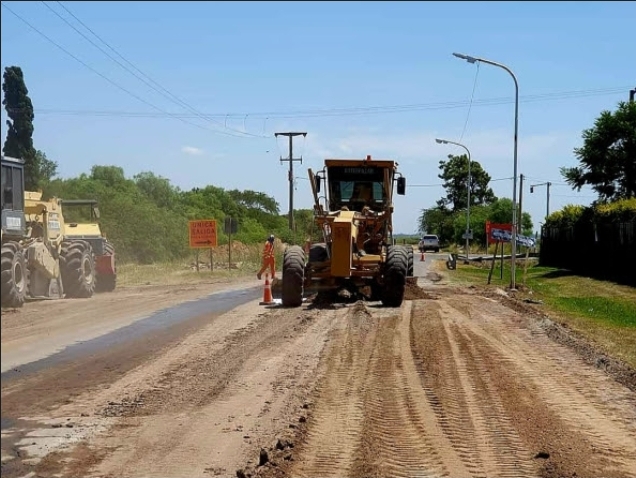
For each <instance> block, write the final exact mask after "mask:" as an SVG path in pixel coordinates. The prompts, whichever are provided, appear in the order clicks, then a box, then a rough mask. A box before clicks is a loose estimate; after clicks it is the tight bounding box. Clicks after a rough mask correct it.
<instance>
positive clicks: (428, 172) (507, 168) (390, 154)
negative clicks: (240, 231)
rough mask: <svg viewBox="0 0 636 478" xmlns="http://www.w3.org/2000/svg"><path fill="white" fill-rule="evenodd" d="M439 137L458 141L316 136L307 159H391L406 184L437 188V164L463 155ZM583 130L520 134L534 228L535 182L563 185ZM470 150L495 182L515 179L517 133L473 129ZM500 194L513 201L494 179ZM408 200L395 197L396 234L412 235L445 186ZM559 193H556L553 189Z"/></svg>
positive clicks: (416, 192)
mask: <svg viewBox="0 0 636 478" xmlns="http://www.w3.org/2000/svg"><path fill="white" fill-rule="evenodd" d="M435 138H443V139H448V140H451V141H457V140H458V139H459V138H455V137H452V136H451V137H449V136H446V135H445V134H444V133H442V132H436V131H423V132H422V131H419V132H418V131H410V132H408V131H407V132H405V133H391V132H382V131H371V130H367V131H361V130H357V131H352V130H348V131H342V132H341V133H340V134H335V135H333V136H331V137H329V136H327V135H325V134H322V135H318V134H316V133H312V135H311V138H310V136H309V135H307V144H306V147H305V156H306V157H308V158H311V162H312V163H316V164H320V163H321V162H322V161H323V160H324V159H325V158H361V159H362V158H365V157H366V155H367V154H370V155H371V157H372V158H375V159H392V160H395V161H397V162H398V163H399V165H400V166H399V169H400V171H401V172H402V173H403V174H404V175H405V176H406V177H407V184H413V185H415V184H439V183H441V180H440V179H439V178H438V174H439V169H438V164H439V161H440V160H444V159H446V157H447V155H448V154H463V153H464V151H463V149H461V148H459V147H456V146H453V145H441V144H437V143H436V142H435ZM579 138H580V133H579V132H575V133H572V132H565V131H559V132H547V133H542V134H528V135H524V134H523V131H520V132H519V150H518V173H520V174H524V175H525V176H526V178H527V181H528V182H527V183H526V185H525V187H524V189H525V196H524V210H526V211H529V212H531V214H532V216H533V219H534V221H535V225H538V223H539V222H540V221H541V220H542V219H543V215H544V211H545V193H543V194H529V191H528V187H529V184H532V182H539V180H541V181H540V182H543V181H546V180H549V181H555V182H560V181H563V179H562V178H561V174H560V172H559V168H560V166H567V165H572V164H574V163H575V162H576V161H575V160H574V159H573V154H572V149H573V148H574V147H575V146H576V145H577V144H579V142H580V139H579ZM461 142H462V143H463V144H465V145H466V146H467V147H468V148H469V149H470V152H471V157H472V159H473V160H474V161H478V162H479V163H481V165H482V167H483V168H484V169H485V170H486V171H487V172H488V173H489V174H490V176H491V177H492V178H493V179H496V178H511V177H512V175H513V161H512V158H513V130H512V128H511V129H496V130H483V131H475V132H474V133H472V134H467V135H466V136H465V137H464V138H463V139H462V141H461ZM491 186H492V187H493V189H494V190H495V194H497V195H498V196H504V197H511V193H512V191H511V188H512V181H511V180H501V181H496V182H493V183H492V184H491ZM407 189H408V192H407V196H406V197H397V198H396V206H399V207H397V209H396V218H395V226H396V230H399V231H402V232H408V231H412V230H414V228H415V224H416V220H417V217H418V216H419V212H420V210H421V208H423V207H428V206H431V205H434V204H435V201H436V200H437V199H439V197H441V195H442V194H443V192H444V190H443V189H442V188H441V187H425V188H421V187H413V188H411V189H409V188H408V186H407ZM558 189H560V190H562V191H563V193H564V194H565V193H568V194H573V193H572V192H571V191H570V188H568V187H564V186H560V187H559V188H558ZM552 192H554V193H556V192H557V191H556V186H555V189H554V190H553V191H552ZM558 199H560V198H556V197H555V198H554V200H553V201H551V205H550V206H551V210H555V209H556V208H558V207H559V206H561V204H560V201H559V200H558Z"/></svg>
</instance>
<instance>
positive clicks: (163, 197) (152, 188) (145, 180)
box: [133, 171, 179, 209]
mask: <svg viewBox="0 0 636 478" xmlns="http://www.w3.org/2000/svg"><path fill="white" fill-rule="evenodd" d="M133 179H134V181H135V183H136V184H137V187H138V188H139V190H140V191H141V192H142V193H144V194H145V195H146V197H148V198H149V199H150V200H151V201H152V202H153V203H155V205H157V206H158V207H163V208H168V209H171V208H174V207H175V206H176V204H177V201H178V196H179V190H178V188H175V187H174V186H173V185H172V184H170V180H169V179H166V178H162V177H161V176H157V175H155V174H154V173H152V172H148V171H145V172H141V173H139V174H137V175H135V176H134V177H133Z"/></svg>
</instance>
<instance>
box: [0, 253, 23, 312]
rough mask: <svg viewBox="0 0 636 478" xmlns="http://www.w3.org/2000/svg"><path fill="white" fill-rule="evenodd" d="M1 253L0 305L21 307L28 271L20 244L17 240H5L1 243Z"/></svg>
mask: <svg viewBox="0 0 636 478" xmlns="http://www.w3.org/2000/svg"><path fill="white" fill-rule="evenodd" d="M1 255H2V260H1V263H0V269H1V273H0V277H1V278H0V281H1V283H2V306H3V307H15V308H18V307H22V306H23V305H24V301H25V300H26V296H27V286H28V275H27V274H28V272H27V266H26V259H25V257H24V251H23V250H22V246H20V244H18V243H17V242H6V243H4V244H2V252H1Z"/></svg>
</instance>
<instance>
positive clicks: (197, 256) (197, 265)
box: [194, 249, 199, 272]
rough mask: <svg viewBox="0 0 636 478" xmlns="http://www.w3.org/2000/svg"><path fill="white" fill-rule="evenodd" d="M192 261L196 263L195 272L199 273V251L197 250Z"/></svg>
mask: <svg viewBox="0 0 636 478" xmlns="http://www.w3.org/2000/svg"><path fill="white" fill-rule="evenodd" d="M194 260H195V261H196V267H197V272H199V249H197V252H196V254H195V256H194Z"/></svg>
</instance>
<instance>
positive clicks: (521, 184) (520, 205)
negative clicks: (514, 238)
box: [517, 174, 523, 234]
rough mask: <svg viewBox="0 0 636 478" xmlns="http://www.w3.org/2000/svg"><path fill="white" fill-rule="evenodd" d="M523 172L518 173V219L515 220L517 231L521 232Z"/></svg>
mask: <svg viewBox="0 0 636 478" xmlns="http://www.w3.org/2000/svg"><path fill="white" fill-rule="evenodd" d="M522 205H523V174H520V175H519V220H518V221H517V233H518V234H521V223H522V222H523V221H522V218H523V216H522V213H523V208H522Z"/></svg>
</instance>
